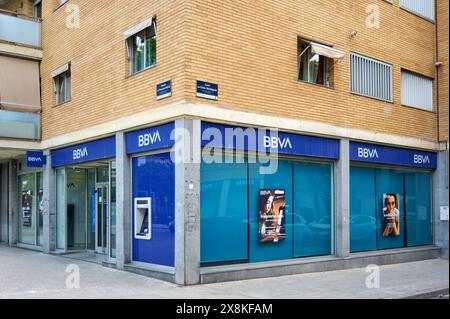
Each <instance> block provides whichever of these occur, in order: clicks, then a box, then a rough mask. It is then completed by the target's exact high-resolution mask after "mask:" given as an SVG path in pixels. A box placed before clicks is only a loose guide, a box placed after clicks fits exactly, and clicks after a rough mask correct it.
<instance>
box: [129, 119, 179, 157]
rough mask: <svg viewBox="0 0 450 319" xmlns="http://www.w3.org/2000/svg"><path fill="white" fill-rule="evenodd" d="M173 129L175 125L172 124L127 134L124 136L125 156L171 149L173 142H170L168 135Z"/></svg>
mask: <svg viewBox="0 0 450 319" xmlns="http://www.w3.org/2000/svg"><path fill="white" fill-rule="evenodd" d="M174 128H175V124H174V123H173V122H172V123H168V124H164V125H161V126H156V127H150V128H146V129H143V130H140V131H136V132H131V133H128V134H127V135H126V142H127V154H134V153H141V152H148V151H154V150H158V149H163V148H170V147H172V146H173V145H174V141H173V140H171V138H170V135H171V133H172V131H173V130H174Z"/></svg>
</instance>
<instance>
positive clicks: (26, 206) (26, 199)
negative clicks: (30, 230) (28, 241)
mask: <svg viewBox="0 0 450 319" xmlns="http://www.w3.org/2000/svg"><path fill="white" fill-rule="evenodd" d="M32 205H33V197H32V195H31V190H28V191H23V192H22V225H23V226H24V227H31V209H32Z"/></svg>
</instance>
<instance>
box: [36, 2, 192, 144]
mask: <svg viewBox="0 0 450 319" xmlns="http://www.w3.org/2000/svg"><path fill="white" fill-rule="evenodd" d="M74 5H79V8H80V27H79V28H70V25H71V24H70V23H69V27H67V26H66V20H67V19H68V20H69V22H73V20H72V19H71V17H72V16H71V13H73V12H74V7H73V6H74ZM55 8H57V10H56V11H55ZM153 15H157V19H158V39H159V40H158V47H157V65H156V67H154V68H152V69H148V70H146V71H144V72H142V73H140V74H137V75H134V76H131V77H129V76H128V74H129V73H128V61H127V50H126V44H125V40H124V37H123V33H124V32H125V31H126V30H128V29H129V28H131V27H133V26H134V25H136V24H138V23H139V22H141V21H143V20H145V19H148V18H150V17H152V16H153ZM184 21H185V5H184V0H173V1H164V0H156V1H147V0H145V1H143V0H142V1H126V0H112V1H106V0H101V1H90V0H69V1H68V2H66V4H64V5H63V6H58V1H56V0H47V1H44V7H43V23H42V36H43V39H42V43H43V49H44V58H43V60H42V64H41V76H42V96H43V111H42V129H43V139H44V140H45V139H47V138H50V137H54V136H57V135H60V134H64V133H68V132H73V131H76V130H78V129H81V128H85V127H90V126H93V125H95V124H100V123H105V122H108V121H111V120H114V119H118V118H121V117H123V116H127V115H131V114H134V113H138V112H142V111H145V110H148V109H151V108H155V107H159V106H162V105H164V104H168V103H173V102H176V101H179V100H182V99H183V90H184V73H183V70H184V69H185V61H184V59H185V54H184V45H183V43H184V37H185V36H184V29H185V28H184ZM68 62H71V63H72V99H71V101H70V102H67V103H65V104H62V105H59V106H55V94H54V85H53V79H52V78H51V76H50V73H51V72H52V71H53V70H55V69H56V68H58V67H59V66H61V65H64V64H65V63H68ZM169 79H171V80H172V83H173V95H174V96H173V97H171V98H168V99H165V100H163V101H160V102H157V101H156V99H155V87H156V84H157V83H159V82H162V81H166V80H169Z"/></svg>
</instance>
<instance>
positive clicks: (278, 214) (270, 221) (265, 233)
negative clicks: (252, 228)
mask: <svg viewBox="0 0 450 319" xmlns="http://www.w3.org/2000/svg"><path fill="white" fill-rule="evenodd" d="M258 207H259V242H260V243H261V244H263V243H277V242H280V241H283V240H285V239H286V192H285V190H282V189H261V190H260V191H259V206H258Z"/></svg>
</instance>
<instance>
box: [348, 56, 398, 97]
mask: <svg viewBox="0 0 450 319" xmlns="http://www.w3.org/2000/svg"><path fill="white" fill-rule="evenodd" d="M350 73H351V75H350V76H351V91H352V92H353V93H357V94H361V95H364V96H369V97H373V98H376V99H380V100H384V101H389V102H392V100H393V97H392V65H390V64H386V63H383V62H380V61H377V60H374V59H370V58H367V57H364V56H361V55H359V54H356V53H352V54H351V55H350Z"/></svg>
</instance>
